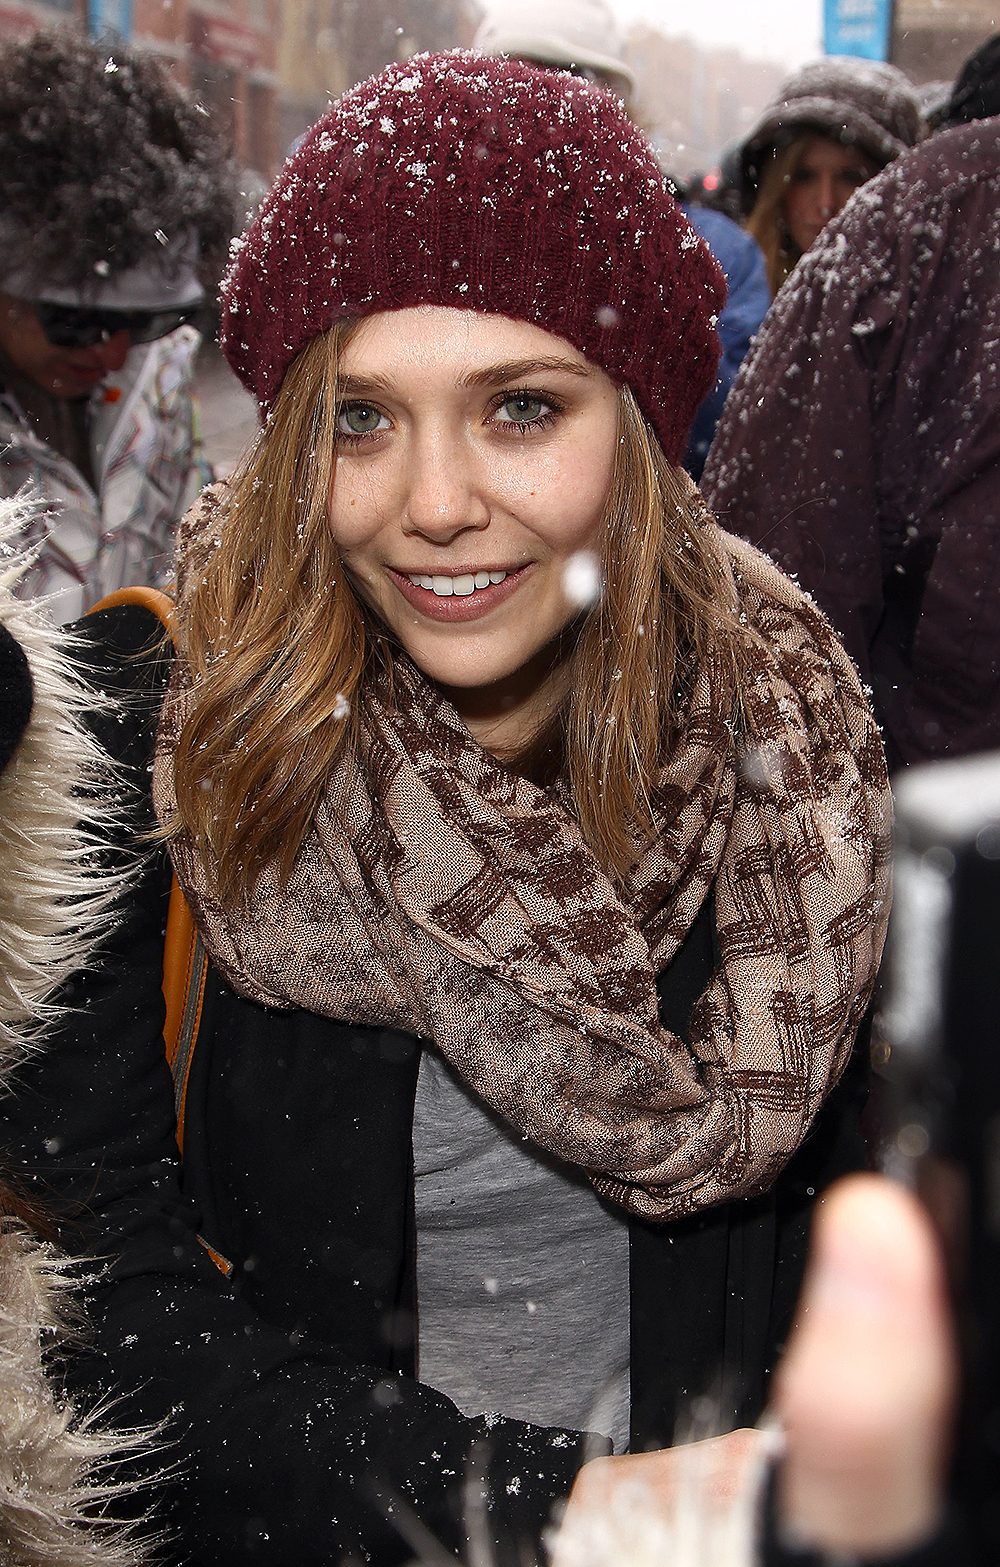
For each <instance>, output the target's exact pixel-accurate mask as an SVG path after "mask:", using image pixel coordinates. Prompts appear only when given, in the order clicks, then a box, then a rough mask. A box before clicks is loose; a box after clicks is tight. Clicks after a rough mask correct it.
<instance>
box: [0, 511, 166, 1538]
mask: <svg viewBox="0 0 1000 1567" xmlns="http://www.w3.org/2000/svg"><path fill="white" fill-rule="evenodd" d="M35 510H36V508H35V507H34V506H33V504H32V503H31V502H30V501H27V500H25V499H24V498H23V497H19V498H17V499H15V500H14V501H3V502H0V626H2V627H3V628H4V632H5V633H9V637H8V636H6V635H5V637H4V651H5V661H4V669H5V676H4V684H3V690H2V692H0V720H2V724H3V727H4V733H5V737H6V739H7V741H8V742H9V743H8V744H7V745H5V746H4V748H3V749H4V750H5V751H7V752H9V760H7V757H6V756H0V762H2V761H6V766H4V768H3V772H2V775H0V1091H5V1092H12V1091H13V1092H16V1080H13V1081H12V1079H13V1078H14V1074H15V1073H16V1068H17V1066H18V1064H19V1063H20V1062H21V1061H22V1060H23V1058H24V1056H25V1055H26V1053H28V1052H30V1051H33V1050H37V1049H40V1048H43V1037H44V1033H45V1030H46V1027H47V1026H48V1025H49V1024H51V1022H52V1020H53V1019H54V1018H55V1017H56V1016H58V1015H59V1013H60V1011H61V1010H62V1008H61V1005H60V1003H59V1001H58V999H56V997H57V992H58V988H59V986H60V985H61V984H62V983H63V982H64V981H65V980H66V979H67V978H68V977H69V975H70V974H71V973H73V971H74V970H76V969H78V968H79V967H81V966H82V964H83V963H85V962H86V960H87V958H88V957H89V956H90V954H91V953H92V951H93V948H94V946H95V944H96V943H97V941H98V940H99V939H100V937H101V936H102V935H103V934H104V933H105V931H106V930H107V928H108V924H109V922H110V919H111V917H112V908H113V903H114V900H115V897H116V895H117V893H118V892H119V891H120V890H121V885H122V881H123V877H124V875H125V874H127V873H123V872H118V873H109V872H107V870H105V869H101V868H100V867H99V865H98V863H97V860H96V851H97V846H98V836H97V835H98V834H99V832H100V827H101V819H102V817H106V816H107V815H108V813H109V812H110V811H113V810H114V809H115V803H114V802H115V796H116V792H117V791H116V787H115V782H114V779H113V775H112V773H111V768H110V764H109V763H108V761H107V759H106V758H105V757H104V756H103V753H102V752H101V751H100V749H99V747H98V746H97V744H96V742H95V741H94V740H93V738H92V737H91V736H90V734H89V733H88V732H87V730H86V728H85V727H84V721H83V720H84V714H85V711H86V709H87V708H88V707H89V706H92V705H93V702H94V695H93V693H92V692H89V691H87V690H86V688H85V687H84V686H83V684H82V682H81V680H80V678H79V676H78V675H77V674H76V673H75V672H74V670H73V667H72V664H71V662H70V659H69V657H68V653H69V650H70V647H71V644H70V642H69V640H68V639H67V637H66V636H65V635H64V634H62V633H60V632H59V631H58V630H57V629H56V628H55V627H54V626H53V624H52V622H51V620H50V619H49V617H48V615H47V614H46V612H45V610H44V608H43V607H40V606H38V605H36V604H32V603H24V602H22V601H20V600H18V599H17V598H15V597H14V596H13V593H12V591H11V590H12V587H13V584H14V582H15V581H16V579H17V577H18V576H19V575H20V573H21V572H22V571H23V569H24V566H25V562H24V560H23V558H22V557H20V556H19V555H18V554H17V553H16V546H15V542H14V541H16V540H17V539H18V538H19V537H23V536H24V533H25V531H26V524H27V523H29V522H30V521H31V518H32V515H33V513H34V511H35ZM11 639H12V640H11ZM18 647H19V648H20V649H21V650H22V651H23V655H24V657H23V658H22V657H20V655H19V654H18V652H17V648H18ZM25 720H26V721H25ZM81 815H82V816H83V817H84V819H85V824H84V825H81V820H80V819H81ZM6 1197H7V1194H6V1193H4V1191H3V1189H2V1188H0V1561H2V1562H3V1564H4V1567H136V1564H137V1563H139V1562H141V1561H142V1560H143V1557H144V1550H143V1548H142V1547H141V1546H140V1544H139V1542H138V1537H137V1535H136V1533H135V1531H134V1530H132V1529H123V1528H121V1527H119V1526H117V1525H113V1524H109V1523H108V1522H107V1521H104V1520H102V1519H101V1517H100V1513H101V1511H102V1509H103V1508H104V1507H105V1505H106V1504H107V1503H108V1502H109V1501H110V1500H111V1498H112V1497H113V1496H114V1495H115V1494H116V1492H118V1491H119V1490H120V1489H121V1485H120V1483H119V1482H118V1481H116V1480H115V1478H114V1466H115V1463H116V1461H119V1460H121V1459H123V1458H124V1457H125V1456H126V1454H127V1453H129V1452H132V1451H134V1450H135V1449H136V1448H137V1447H139V1446H141V1445H143V1444H144V1443H145V1441H146V1438H145V1436H143V1435H141V1434H134V1433H126V1434H122V1433H117V1432H114V1431H111V1430H109V1429H107V1424H106V1419H105V1418H104V1417H103V1416H102V1414H101V1412H97V1413H96V1414H90V1415H86V1416H83V1415H80V1414H79V1413H78V1412H77V1411H75V1410H74V1409H73V1407H72V1406H71V1405H70V1404H69V1403H67V1402H65V1401H64V1400H62V1399H61V1398H60V1396H59V1394H58V1393H57V1391H56V1389H55V1388H54V1386H53V1383H52V1381H51V1380H50V1378H49V1375H48V1372H47V1364H48V1362H49V1360H50V1357H51V1355H52V1353H53V1352H54V1351H55V1350H56V1349H57V1348H58V1346H59V1345H60V1344H61V1343H62V1342H63V1341H64V1340H65V1339H66V1338H67V1337H69V1336H71V1333H72V1331H73V1322H74V1318H75V1317H76V1316H77V1315H78V1310H77V1308H76V1307H75V1304H74V1300H73V1293H72V1288H71V1286H70V1284H69V1282H68V1279H67V1270H68V1267H69V1260H68V1259H66V1258H65V1257H63V1256H61V1255H60V1254H59V1253H57V1251H56V1250H55V1248H54V1247H52V1246H50V1245H48V1244H46V1243H43V1242H40V1241H39V1240H38V1239H37V1238H36V1237H35V1236H33V1235H32V1234H31V1232H30V1230H29V1229H28V1227H27V1226H26V1225H25V1224H24V1223H23V1222H21V1221H20V1220H19V1219H15V1218H11V1217H10V1213H11V1208H12V1206H14V1205H12V1204H11V1203H9V1202H8V1201H5V1198H6Z"/></svg>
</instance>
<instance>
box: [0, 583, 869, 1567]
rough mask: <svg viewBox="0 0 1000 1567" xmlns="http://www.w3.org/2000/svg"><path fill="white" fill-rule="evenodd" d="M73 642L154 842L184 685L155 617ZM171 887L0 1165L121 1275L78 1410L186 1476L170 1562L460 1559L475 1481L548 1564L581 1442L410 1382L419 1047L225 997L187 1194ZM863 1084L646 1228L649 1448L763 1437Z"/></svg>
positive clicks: (637, 1375) (181, 1478) (637, 1378)
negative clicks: (543, 1544) (168, 925)
mask: <svg viewBox="0 0 1000 1567" xmlns="http://www.w3.org/2000/svg"><path fill="white" fill-rule="evenodd" d="M82 629H83V636H84V637H85V639H86V640H87V643H88V644H89V646H87V647H85V649H84V653H83V657H84V660H85V662H86V663H87V664H88V665H89V668H90V671H91V673H92V676H93V679H94V683H95V685H96V686H98V687H99V688H101V689H103V690H104V691H106V692H108V693H112V692H115V693H122V694H123V695H124V697H125V699H126V702H127V704H128V705H127V708H126V711H125V713H124V715H121V716H118V717H113V718H110V719H109V718H108V717H107V716H104V717H102V718H100V719H99V720H98V725H99V728H100V732H101V735H102V738H103V739H104V740H105V743H106V744H107V745H108V746H109V748H110V749H111V750H112V751H113V752H114V754H116V755H117V756H119V757H121V758H122V759H123V760H124V761H125V762H126V763H128V765H129V766H130V767H131V768H132V769H134V777H135V780H136V786H137V791H138V793H137V795H136V796H135V798H134V799H133V802H132V809H131V823H130V826H129V828H128V832H129V833H132V832H134V830H135V827H136V826H137V825H138V826H141V827H143V828H148V827H149V826H150V824H151V822H152V816H151V806H150V801H149V768H150V760H151V754H152V741H153V733H154V729H155V722H156V713H157V711H158V707H159V702H160V699H161V696H162V691H163V688H164V684H165V679H166V676H167V673H168V663H169V660H168V657H167V655H165V654H164V653H163V652H162V650H159V651H157V650H155V649H154V644H155V643H157V641H158V639H159V630H160V628H159V626H158V624H156V623H154V619H153V617H152V616H151V615H149V614H148V613H147V612H146V611H143V610H139V609H134V608H128V609H116V610H109V611H104V612H103V613H101V614H100V615H97V616H94V617H91V619H90V620H89V621H87V622H85V623H84V625H83V628H82ZM139 654H141V655H142V656H137V655H139ZM136 801H137V802H138V803H136ZM169 881H170V876H169V865H168V861H167V857H166V854H165V852H164V851H163V849H162V848H156V849H154V850H152V851H150V852H148V853H147V856H146V859H145V862H144V869H143V873H142V877H141V880H140V882H139V883H138V885H137V887H136V889H135V893H134V895H132V896H130V897H129V898H128V899H127V900H126V903H125V906H124V907H123V910H122V918H121V923H120V925H119V927H118V929H117V931H116V934H115V937H114V939H113V941H111V942H110V943H109V945H108V949H107V951H106V953H105V956H104V961H103V964H102V966H101V968H100V970H99V971H98V972H92V973H88V974H87V975H85V976H83V977H81V978H80V979H79V981H78V982H77V985H76V987H75V992H74V995H73V1000H74V1001H75V1002H77V1003H79V1008H80V1010H79V1011H78V1012H77V1014H76V1015H75V1016H74V1017H72V1018H71V1020H70V1021H69V1023H68V1024H66V1025H64V1026H63V1027H62V1029H61V1030H60V1031H59V1033H58V1034H57V1036H56V1039H55V1042H54V1045H53V1047H52V1048H51V1049H50V1050H49V1051H48V1052H47V1053H46V1054H45V1055H43V1056H42V1057H40V1058H39V1059H37V1060H36V1061H34V1062H33V1063H32V1064H31V1065H30V1066H29V1067H28V1068H27V1069H26V1070H25V1071H24V1072H23V1074H22V1077H21V1084H20V1090H19V1092H18V1094H17V1096H16V1097H15V1098H14V1099H13V1100H8V1102H7V1103H6V1106H5V1112H6V1114H5V1118H4V1123H3V1134H2V1149H0V1152H2V1157H4V1158H5V1159H6V1160H7V1161H8V1163H9V1164H10V1166H11V1167H12V1168H13V1169H15V1170H17V1169H20V1170H24V1171H25V1172H26V1178H27V1180H28V1181H29V1183H30V1187H31V1190H32V1192H33V1194H34V1195H36V1196H44V1197H45V1198H46V1200H48V1201H49V1202H50V1204H52V1205H54V1206H55V1208H56V1210H57V1213H58V1216H59V1219H60V1222H61V1225H62V1228H63V1233H64V1235H65V1238H66V1241H67V1244H69V1245H71V1246H72V1247H73V1248H74V1249H80V1250H85V1251H89V1252H90V1253H91V1254H96V1255H99V1256H100V1257H102V1258H105V1259H107V1263H106V1267H105V1271H104V1272H103V1274H102V1275H101V1277H100V1280H99V1283H98V1285H97V1287H96V1288H95V1289H94V1290H93V1291H92V1295H93V1299H92V1312H93V1321H94V1328H93V1333H92V1337H91V1339H90V1341H89V1342H88V1343H87V1344H86V1345H84V1346H81V1348H80V1349H79V1351H78V1352H77V1354H76V1356H75V1359H74V1361H73V1362H72V1363H71V1366H70V1375H71V1377H72V1380H73V1383H74V1385H75V1386H76V1387H77V1388H80V1389H84V1390H91V1389H100V1390H101V1391H103V1392H105V1393H111V1394H114V1395H115V1396H116V1397H120V1398H121V1400H122V1401H121V1403H120V1404H119V1405H118V1408H117V1418H118V1419H119V1420H121V1419H128V1420H136V1421H148V1420H161V1419H165V1420H167V1421H168V1424H169V1429H170V1432H171V1435H172V1438H173V1441H174V1443H175V1446H174V1448H173V1449H172V1451H173V1452H174V1453H175V1455H176V1458H177V1463H178V1468H177V1471H176V1474H175V1475H174V1476H172V1477H168V1478H167V1479H166V1480H165V1481H160V1482H159V1484H160V1486H161V1489H162V1491H163V1494H164V1496H165V1505H166V1506H167V1507H168V1509H169V1519H170V1523H171V1524H172V1526H173V1527H174V1528H175V1529H176V1530H178V1531H179V1536H180V1541H181V1544H180V1545H179V1546H178V1547H177V1549H176V1557H175V1559H176V1560H178V1561H180V1560H189V1559H191V1558H194V1559H196V1560H197V1561H198V1562H200V1563H203V1564H206V1567H207V1564H209V1563H211V1564H223V1563H225V1564H233V1567H236V1564H240V1567H245V1564H246V1563H248V1562H250V1561H252V1562H253V1563H255V1564H256V1563H261V1564H265V1563H266V1564H279V1563H280V1564H282V1567H309V1564H312V1563H320V1562H323V1563H340V1562H342V1561H343V1560H345V1559H355V1560H357V1561H359V1562H361V1561H369V1560H371V1561H375V1562H377V1563H379V1564H382V1563H385V1564H388V1563H392V1562H396V1561H398V1560H401V1559H406V1558H408V1557H410V1556H411V1555H412V1554H413V1552H414V1548H419V1546H420V1545H421V1544H422V1543H423V1534H422V1531H429V1533H430V1534H431V1535H432V1536H434V1537H435V1538H437V1539H438V1540H439V1541H440V1542H441V1543H442V1544H443V1545H444V1546H445V1547H446V1548H447V1550H449V1551H453V1552H457V1553H459V1554H462V1553H463V1550H464V1547H465V1527H464V1522H463V1518H464V1515H465V1511H466V1504H467V1502H468V1491H467V1489H464V1487H465V1486H466V1481H467V1477H468V1475H469V1474H470V1472H471V1473H472V1474H473V1475H482V1476H483V1477H484V1480H485V1485H486V1489H487V1491H488V1508H489V1515H490V1520H491V1529H492V1532H493V1535H494V1537H495V1539H496V1541H497V1543H498V1545H499V1547H500V1556H501V1560H504V1559H511V1560H513V1559H514V1556H513V1553H514V1552H516V1551H518V1550H519V1549H520V1547H521V1546H522V1545H523V1544H524V1543H525V1542H527V1544H528V1545H529V1547H530V1548H531V1549H537V1547H538V1541H539V1538H540V1534H541V1530H542V1528H543V1526H544V1525H545V1523H546V1521H547V1519H548V1516H549V1513H550V1508H551V1506H552V1503H553V1502H554V1501H557V1500H558V1499H560V1498H564V1497H565V1496H567V1495H568V1493H569V1490H570V1488H571V1485H572V1482H573V1478H574V1476H575V1474H576V1471H577V1470H578V1468H579V1466H580V1464H581V1463H582V1462H583V1460H584V1455H585V1446H586V1444H585V1438H584V1437H583V1436H582V1435H581V1434H579V1433H575V1432H562V1431H552V1430H548V1429H543V1428H540V1427H536V1426H531V1425H527V1424H525V1423H523V1422H520V1421H515V1420H499V1421H497V1420H495V1419H492V1418H491V1419H489V1420H487V1419H485V1418H479V1419H467V1418H465V1417H464V1416H462V1415H461V1414H459V1412H458V1411H457V1410H456V1409H455V1407H454V1406H453V1405H452V1404H451V1403H450V1402H449V1400H448V1399H446V1398H445V1397H444V1396H443V1395H441V1394H439V1393H437V1392H435V1391H433V1390H432V1389H430V1388H427V1387H425V1386H422V1385H421V1384H419V1383H418V1382H416V1381H415V1380H414V1379H413V1374H412V1372H413V1339H414V1319H413V1299H414V1292H413V1271H414V1270H413V1260H414V1244H413V1229H414V1223H413V1181H412V1151H411V1124H412V1112H413V1100H414V1093H415V1088H416V1079H417V1069H418V1065H419V1058H420V1042H419V1040H417V1039H415V1038H413V1037H411V1036H409V1035H406V1034H402V1033H399V1032H397V1031H396V1030H393V1029H378V1028H366V1027H360V1026H355V1025H350V1024H345V1023H338V1022H331V1021H329V1020H326V1019H323V1018H320V1017H317V1016H314V1015H313V1014H311V1013H308V1012H304V1011H286V1012H278V1011H269V1010H266V1009H264V1008H262V1007H259V1006H256V1005H254V1004H252V1003H251V1002H249V1001H246V1000H244V999H242V998H241V997H240V996H238V995H236V994H235V993H234V992H233V991H232V990H231V989H229V988H228V987H227V986H226V985H225V984H224V983H223V981H222V980H221V979H220V977H219V976H218V975H217V974H216V973H215V972H214V971H213V970H211V969H210V971H209V976H208V981H207V985H206V994H205V1004H204V1011H203V1016H202V1023H201V1029H200V1034H199V1039H198V1044H197V1048H196V1050H195V1054H194V1062H193V1066H192V1071H191V1076H190V1080H189V1086H188V1097H187V1117H186V1132H185V1146H184V1162H183V1167H182V1166H181V1164H180V1162H179V1159H178V1157H177V1149H176V1145H175V1141H174V1111H173V1085H172V1081H171V1077H170V1073H169V1070H168V1068H167V1065H166V1061H165V1058H164V1054H163V1044H162V1039H161V1034H160V1031H161V1028H162V1024H163V1001H162V994H161V991H160V980H161V974H162V961H163V931H164V925H165V919H166V906H167V897H168V892H169ZM713 941H714V936H713V924H712V921H711V919H710V917H709V911H708V910H706V912H705V914H703V915H702V916H701V917H700V918H699V920H698V921H697V922H696V924H695V926H694V927H693V929H692V931H691V933H690V935H689V937H688V939H687V941H686V942H685V945H684V947H683V948H682V949H681V952H680V953H679V954H678V956H677V958H676V959H675V960H674V962H673V963H672V964H671V965H670V968H669V970H668V971H667V972H666V973H665V974H664V975H663V976H661V982H660V1001H661V1015H662V1017H663V1019H664V1021H665V1022H666V1023H667V1024H668V1025H669V1026H670V1027H672V1028H674V1029H675V1030H676V1031H677V1032H679V1033H681V1034H684V1033H685V1031H686V1023H687V1019H688V1016H689V1013H690V1010H691V1006H692V1004H693V1002H694V1000H695V998H696V997H697V995H698V994H699V993H700V991H701V990H702V989H703V988H704V986H705V984H706V983H707V980H708V977H709V974H710V972H711V968H712V965H713V961H714V956H713ZM857 1076H858V1074H857V1073H853V1074H851V1080H850V1081H847V1082H845V1083H843V1084H842V1085H841V1086H840V1088H839V1089H838V1090H837V1091H836V1093H835V1095H834V1096H833V1099H832V1100H831V1102H830V1104H829V1105H828V1107H827V1109H826V1111H825V1112H824V1114H823V1116H821V1118H820V1123H819V1124H818V1126H817V1128H816V1130H815V1131H814V1132H813V1134H812V1135H811V1136H810V1137H809V1138H808V1139H807V1141H806V1143H805V1145H804V1147H803V1148H802V1150H801V1151H800V1152H799V1154H798V1155H797V1156H796V1158H795V1160H794V1161H793V1163H792V1164H791V1165H790V1166H789V1167H788V1169H787V1170H786V1172H785V1173H784V1174H783V1176H782V1177H781V1178H780V1179H779V1181H778V1182H777V1183H776V1185H775V1186H774V1187H773V1188H772V1190H771V1191H770V1192H769V1193H767V1194H766V1195H765V1196H763V1197H760V1198H757V1199H754V1200H752V1201H747V1202H741V1203H734V1204H731V1205H729V1206H727V1207H723V1208H719V1209H715V1210H712V1211H709V1212H707V1213H706V1214H704V1215H702V1216H700V1217H698V1218H696V1219H692V1220H688V1221H685V1222H682V1223H674V1224H667V1225H651V1224H645V1223H640V1222H638V1221H632V1223H631V1225H630V1248H631V1252H630V1274H631V1332H632V1340H631V1342H632V1356H631V1375H632V1424H633V1443H632V1445H633V1450H641V1449H642V1448H645V1447H647V1446H652V1445H662V1444H663V1443H666V1442H669V1441H670V1439H671V1436H672V1433H673V1430H674V1423H675V1418H677V1417H678V1416H680V1417H681V1418H683V1416H684V1414H685V1411H686V1409H687V1407H688V1404H689V1401H690V1399H691V1398H692V1397H696V1396H698V1395H700V1394H703V1393H706V1392H708V1393H713V1394H714V1395H716V1396H717V1397H718V1398H719V1399H720V1400H721V1407H722V1410H723V1421H724V1422H725V1421H726V1420H729V1421H731V1422H746V1421H748V1420H753V1419H755V1418H756V1416H757V1415H758V1414H759V1413H760V1410H761V1407H762V1404H763V1400H764V1396H765V1386H766V1378H767V1375H768V1372H769V1370H770V1367H771V1366H772V1365H773V1362H774V1360H775V1357H776V1354H777V1352H778V1350H779V1348H780V1345H781V1342H782V1340H783V1338H784V1335H785V1332H786V1329H787V1326H788V1323H789V1318H790V1314H791V1310H792V1307H793V1304H794V1299H795V1295H796V1293H797V1288H798V1282H799V1277H800V1273H801V1267H802V1262H803V1257H804V1250H805V1229H806V1224H807V1219H808V1211H809V1207H810V1200H811V1198H812V1196H813V1194H814V1192H815V1190H816V1189H818V1188H819V1187H821V1186H822V1185H824V1184H825V1183H826V1182H827V1181H828V1180H829V1179H831V1178H832V1177H833V1176H834V1175H836V1174H838V1173H840V1172H841V1171H843V1170H845V1169H848V1168H855V1167H857V1166H858V1164H860V1162H861V1153H860V1140H859V1138H858V1136H857V1110H858V1098H859V1094H858V1085H857V1083H856V1082H855V1081H854V1079H855V1078H856V1077H857ZM199 1236H200V1237H203V1238H204V1240H205V1241H207V1242H209V1243H210V1244H211V1246H212V1247H213V1248H215V1249H216V1250H217V1251H218V1252H220V1253H221V1254H223V1256H224V1257H226V1258H227V1259H229V1260H230V1261H231V1263H232V1265H233V1269H232V1275H231V1278H230V1279H228V1280H227V1279H226V1278H225V1277H224V1276H223V1274H222V1273H221V1272H220V1271H219V1269H218V1268H217V1266H216V1265H215V1264H214V1263H213V1261H212V1259H211V1256H210V1254H209V1252H208V1251H207V1250H206V1248H205V1246H204V1245H202V1244H200V1243H199V1239H198V1237H199Z"/></svg>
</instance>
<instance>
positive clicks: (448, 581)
mask: <svg viewBox="0 0 1000 1567" xmlns="http://www.w3.org/2000/svg"><path fill="white" fill-rule="evenodd" d="M507 575H508V573H507V572H506V571H477V572H476V574H475V576H473V575H472V573H471V572H467V573H466V574H465V575H464V576H461V577H427V576H424V575H423V574H422V573H420V572H415V571H410V572H407V576H408V577H409V579H410V581H411V582H412V583H413V585H414V587H416V588H426V589H427V590H428V592H430V593H435V594H437V597H438V598H440V599H448V598H451V597H452V596H453V595H454V596H455V597H456V598H468V596H469V594H470V593H474V592H475V591H476V589H477V588H488V587H489V586H490V584H491V583H496V582H503V580H504V578H505V577H506V576H507Z"/></svg>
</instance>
